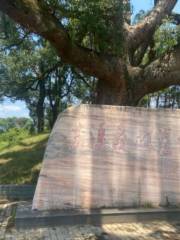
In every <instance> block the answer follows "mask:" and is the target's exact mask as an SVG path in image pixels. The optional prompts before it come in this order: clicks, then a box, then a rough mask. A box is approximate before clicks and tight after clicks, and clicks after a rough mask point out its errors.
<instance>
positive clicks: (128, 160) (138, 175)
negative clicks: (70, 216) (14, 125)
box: [33, 105, 180, 210]
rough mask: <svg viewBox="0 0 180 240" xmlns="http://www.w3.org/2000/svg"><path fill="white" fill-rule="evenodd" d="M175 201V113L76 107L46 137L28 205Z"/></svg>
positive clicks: (179, 192) (179, 149) (178, 126)
mask: <svg viewBox="0 0 180 240" xmlns="http://www.w3.org/2000/svg"><path fill="white" fill-rule="evenodd" d="M144 204H152V205H154V206H158V205H160V204H162V205H167V204H173V205H174V204H175V205H178V204H180V111H179V110H150V109H148V110H147V109H144V108H132V107H117V106H98V105H80V106H77V107H71V108H69V109H67V110H66V111H64V112H63V113H61V114H60V115H59V117H58V119H57V122H56V124H55V126H54V128H53V131H52V133H51V135H50V138H49V142H48V144H47V149H46V152H45V156H44V161H43V166H42V170H41V173H40V176H39V180H38V184H37V188H36V192H35V196H34V200H33V209H37V210H52V209H82V208H83V209H92V208H96V209H97V208H98V209H99V208H114V207H115V208H116V207H135V206H142V205H144Z"/></svg>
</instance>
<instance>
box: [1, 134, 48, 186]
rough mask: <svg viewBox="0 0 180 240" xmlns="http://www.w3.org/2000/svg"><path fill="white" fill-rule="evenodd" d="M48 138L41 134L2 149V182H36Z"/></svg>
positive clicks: (46, 135)
mask: <svg viewBox="0 0 180 240" xmlns="http://www.w3.org/2000/svg"><path fill="white" fill-rule="evenodd" d="M47 139H48V134H40V135H36V136H33V137H29V138H27V139H25V140H22V141H21V142H20V143H19V144H18V145H15V146H13V147H9V148H8V147H6V148H3V150H0V184H10V183H12V184H24V183H26V184H28V183H36V181H37V177H38V174H39V170H40V168H41V162H42V158H43V154H44V149H45V146H46V142H47Z"/></svg>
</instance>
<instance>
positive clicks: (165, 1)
mask: <svg viewBox="0 0 180 240" xmlns="http://www.w3.org/2000/svg"><path fill="white" fill-rule="evenodd" d="M177 1H178V0H158V2H157V4H156V6H155V7H154V8H153V10H152V11H151V12H150V13H149V14H148V16H147V17H145V19H144V20H143V21H141V22H140V23H138V24H136V25H134V26H129V29H128V36H127V39H128V47H129V49H130V50H131V51H134V50H135V49H137V48H138V47H139V46H140V45H141V44H142V43H144V41H148V40H149V39H151V37H152V35H153V34H154V32H155V30H156V28H157V27H158V26H159V25H160V24H161V22H162V20H163V18H164V17H165V16H166V15H170V14H171V11H172V9H173V8H174V6H175V5H176V3H177Z"/></svg>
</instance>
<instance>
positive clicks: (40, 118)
mask: <svg viewBox="0 0 180 240" xmlns="http://www.w3.org/2000/svg"><path fill="white" fill-rule="evenodd" d="M45 96H46V92H45V81H44V80H40V81H39V99H38V103H37V107H36V113H37V131H38V133H42V132H43V131H44V100H45Z"/></svg>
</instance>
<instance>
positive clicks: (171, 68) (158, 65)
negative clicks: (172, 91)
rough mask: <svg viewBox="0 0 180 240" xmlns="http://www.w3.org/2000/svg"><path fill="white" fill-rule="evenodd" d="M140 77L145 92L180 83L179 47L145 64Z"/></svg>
mask: <svg viewBox="0 0 180 240" xmlns="http://www.w3.org/2000/svg"><path fill="white" fill-rule="evenodd" d="M142 79H144V81H143V85H144V86H145V91H146V93H153V92H156V91H159V90H162V89H165V88H167V87H170V86H172V85H180V48H178V49H174V51H173V52H171V53H169V54H167V55H165V56H164V57H163V58H161V59H158V60H156V61H154V62H152V63H151V64H150V65H149V66H147V67H146V68H145V69H144V72H143V75H142Z"/></svg>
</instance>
